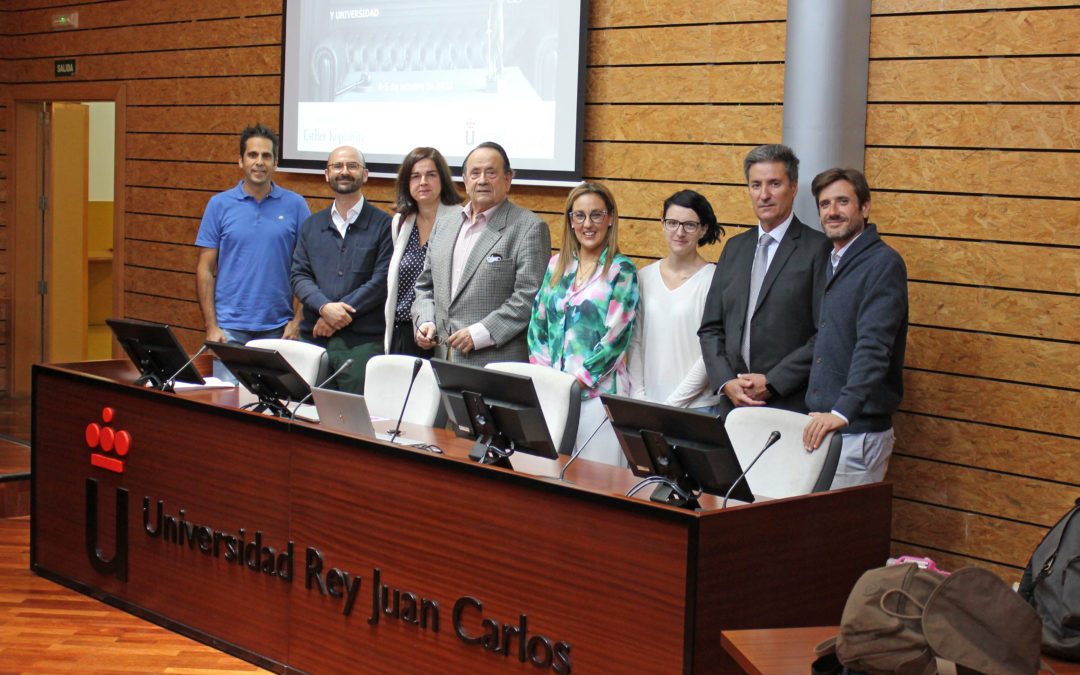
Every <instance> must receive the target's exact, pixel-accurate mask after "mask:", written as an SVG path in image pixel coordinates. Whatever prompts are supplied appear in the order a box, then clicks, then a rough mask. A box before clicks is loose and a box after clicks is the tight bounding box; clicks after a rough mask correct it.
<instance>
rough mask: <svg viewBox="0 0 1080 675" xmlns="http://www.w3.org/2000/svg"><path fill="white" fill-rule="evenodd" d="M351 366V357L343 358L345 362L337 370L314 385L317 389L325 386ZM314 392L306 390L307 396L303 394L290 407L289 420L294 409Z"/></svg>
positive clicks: (294, 412) (292, 418)
mask: <svg viewBox="0 0 1080 675" xmlns="http://www.w3.org/2000/svg"><path fill="white" fill-rule="evenodd" d="M352 367H353V360H352V359H345V363H343V364H341V365H340V366H339V367H338V369H337V370H335V371H334V372H333V373H331V374H330V377H328V378H326V379H325V380H323V381H322V382H320V383H319V384H318V385H316V387H317V388H318V389H322V388H323V387H325V386H326V385H328V384H330V383H331V382H333V381H334V379H335V378H337V376H338V375H341V374H342V373H344V372H345V371H346V370H348V369H349V368H352ZM314 393H315V392H314V391H308V393H307V396H305V397H304V398H302V399H300V402H299V403H297V404H296V407H295V408H293V409H292V412H291V413H289V420H290V421H292V420H294V419H296V411H297V410H299V409H300V406H302V405H304V404H305V403H307V400H308V399H309V398H311V395H312V394H314Z"/></svg>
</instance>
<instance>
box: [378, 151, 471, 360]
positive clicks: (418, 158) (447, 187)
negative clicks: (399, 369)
mask: <svg viewBox="0 0 1080 675" xmlns="http://www.w3.org/2000/svg"><path fill="white" fill-rule="evenodd" d="M461 201H462V199H461V195H459V194H458V192H457V190H456V189H454V183H453V179H452V178H451V176H450V167H449V166H448V165H447V163H446V159H445V158H443V156H442V153H440V152H439V151H438V150H436V149H435V148H416V149H414V150H413V151H412V152H410V153H409V154H408V155H406V156H405V159H404V161H402V162H401V167H400V168H399V169H398V177H397V197H396V200H395V203H394V210H395V211H396V213H395V214H394V218H393V220H392V221H391V223H390V236H391V238H392V239H393V241H394V256H393V257H392V258H391V259H390V272H389V275H388V276H387V284H388V289H387V294H386V307H385V309H384V315H385V318H386V333H385V336H384V338H383V347H384V350H385V351H386V353H387V354H409V355H414V356H422V357H424V358H430V356H431V352H430V351H429V350H424V349H421V348H420V347H419V346H417V344H416V340H415V339H414V337H413V336H414V334H415V333H416V330H415V328H413V325H412V318H411V315H410V308H411V307H412V303H413V299H414V298H415V297H416V291H415V290H414V288H413V285H414V284H415V283H416V277H418V276H419V275H420V272H421V271H422V270H423V269H424V258H425V257H426V256H427V241H428V237H429V236H430V235H431V229H432V227H434V225H435V221H436V219H438V218H439V217H442V216H445V215H447V214H449V213H452V212H454V211H455V210H460V209H459V207H458V204H460V203H461Z"/></svg>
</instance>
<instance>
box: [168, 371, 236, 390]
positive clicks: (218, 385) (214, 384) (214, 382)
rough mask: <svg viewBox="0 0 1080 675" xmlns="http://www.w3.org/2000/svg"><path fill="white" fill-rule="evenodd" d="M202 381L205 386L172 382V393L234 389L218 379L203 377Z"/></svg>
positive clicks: (232, 385) (229, 384)
mask: <svg viewBox="0 0 1080 675" xmlns="http://www.w3.org/2000/svg"><path fill="white" fill-rule="evenodd" d="M203 380H204V381H205V382H206V384H195V383H194V382H180V381H176V382H173V391H202V390H203V389H233V388H234V387H236V385H235V384H233V383H231V382H226V381H225V380H222V379H220V378H217V377H214V376H212V375H211V376H210V377H204V378H203Z"/></svg>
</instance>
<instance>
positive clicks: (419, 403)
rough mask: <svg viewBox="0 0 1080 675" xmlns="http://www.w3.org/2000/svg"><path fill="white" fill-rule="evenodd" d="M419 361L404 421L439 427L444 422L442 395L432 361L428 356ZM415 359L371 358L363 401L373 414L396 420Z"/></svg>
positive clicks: (396, 356)
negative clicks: (420, 363)
mask: <svg viewBox="0 0 1080 675" xmlns="http://www.w3.org/2000/svg"><path fill="white" fill-rule="evenodd" d="M420 360H421V361H422V362H423V365H422V366H421V367H420V372H419V373H417V375H416V382H415V383H414V384H413V388H412V393H411V394H409V403H408V405H407V407H406V408H405V415H404V416H403V417H402V421H404V422H409V423H412V424H422V425H424V426H427V427H440V426H442V425H443V424H445V413H444V412H443V408H442V395H441V393H440V392H439V385H438V383H437V382H436V381H435V373H434V371H432V369H431V363H430V362H429V361H428V360H427V359H420ZM415 362H416V357H414V356H405V355H403V354H378V355H376V356H372V357H371V358H370V359H368V362H367V370H366V371H364V402H365V403H367V407H368V412H369V413H370V414H371V415H372V416H374V417H385V418H386V419H391V420H394V421H395V422H396V421H397V419H398V415H401V406H402V405H403V404H405V393H406V392H407V391H408V390H409V380H411V379H412V372H413V365H414V364H415Z"/></svg>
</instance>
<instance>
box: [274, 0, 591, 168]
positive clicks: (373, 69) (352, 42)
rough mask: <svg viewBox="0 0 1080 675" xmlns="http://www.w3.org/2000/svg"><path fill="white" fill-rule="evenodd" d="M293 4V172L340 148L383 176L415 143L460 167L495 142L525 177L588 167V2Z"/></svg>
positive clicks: (288, 158) (287, 121)
mask: <svg viewBox="0 0 1080 675" xmlns="http://www.w3.org/2000/svg"><path fill="white" fill-rule="evenodd" d="M286 11H287V15H286V34H285V82H284V100H283V102H282V122H281V123H282V150H283V153H282V156H283V161H282V165H283V166H285V167H287V166H290V164H292V163H293V162H294V161H296V162H298V163H299V165H303V164H304V163H305V161H307V162H317V163H320V164H319V165H320V166H321V163H322V162H324V161H325V159H326V155H327V153H329V152H330V151H331V150H333V149H334V148H336V147H338V146H340V145H355V146H357V147H359V148H360V149H361V150H362V151H363V152H364V154H365V155H366V156H367V158H368V162H369V164H372V165H375V166H374V168H375V169H376V170H380V169H382V170H390V171H392V170H393V169H394V168H396V165H397V164H398V163H399V162H400V161H401V159H402V157H404V155H405V154H406V153H407V152H408V151H409V150H411V149H412V148H414V147H416V146H418V145H431V146H434V147H437V148H439V150H441V151H442V152H443V154H444V155H446V157H447V159H448V160H450V162H451V163H452V164H459V163H460V161H461V160H462V159H463V158H464V156H465V154H466V153H467V152H468V151H469V150H470V149H471V148H472V147H474V146H475V145H476V144H477V143H479V142H481V141H485V140H495V141H498V142H499V143H502V144H503V145H504V146H505V147H506V149H507V152H508V153H509V154H510V156H511V158H512V160H513V162H514V168H515V169H517V170H518V171H519V172H520V173H524V174H525V175H530V174H531V175H535V176H537V177H541V178H543V177H552V178H574V177H577V176H578V175H580V166H578V162H579V161H580V160H579V158H580V143H581V139H580V138H579V136H580V130H581V114H582V101H581V100H580V98H581V89H582V87H581V77H582V73H583V68H582V64H581V59H582V58H584V55H583V53H582V49H581V45H582V34H581V27H582V12H583V11H584V8H583V3H582V2H581V0H573V1H571V0H397V1H396V2H394V1H390V2H385V1H384V2H367V3H363V2H357V1H356V0H303V1H302V2H289V3H288V4H287V7H286ZM379 165H383V166H379ZM312 166H314V165H312ZM575 174H577V175H575Z"/></svg>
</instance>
